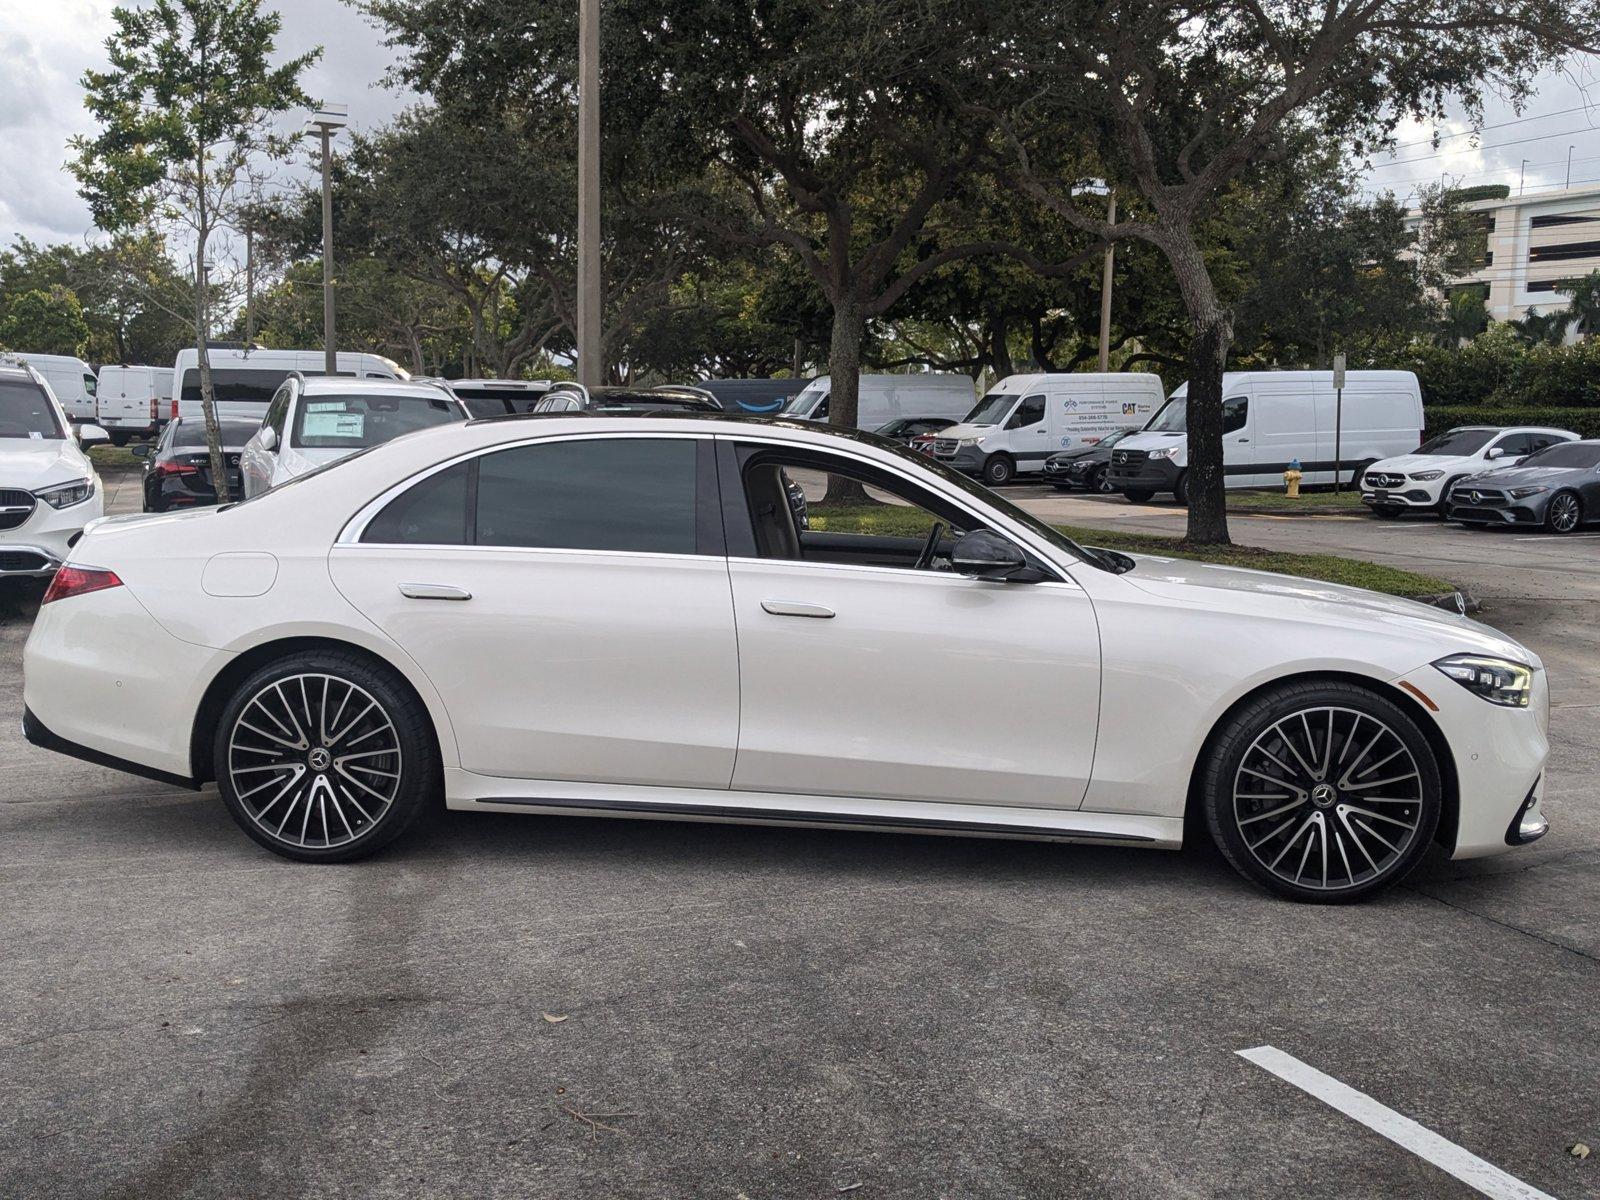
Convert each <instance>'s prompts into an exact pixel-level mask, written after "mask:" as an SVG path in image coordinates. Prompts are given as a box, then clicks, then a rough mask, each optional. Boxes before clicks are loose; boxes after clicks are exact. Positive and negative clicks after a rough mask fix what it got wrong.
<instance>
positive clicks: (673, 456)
mask: <svg viewBox="0 0 1600 1200" xmlns="http://www.w3.org/2000/svg"><path fill="white" fill-rule="evenodd" d="M697 455H698V449H697V446H696V443H695V442H694V441H693V440H691V439H688V438H599V439H592V440H591V439H582V440H578V441H570V442H544V443H537V444H534V445H530V446H516V447H513V448H511V449H509V450H497V451H495V452H493V453H491V454H484V455H481V456H479V457H477V458H474V459H472V460H470V461H468V462H465V463H460V464H458V465H456V466H453V467H450V468H449V469H447V470H445V471H441V472H438V473H437V474H434V475H431V476H429V477H428V478H427V479H424V480H423V481H422V482H420V483H418V484H416V485H415V486H413V487H411V488H409V489H408V490H406V491H405V492H403V493H401V494H400V495H399V496H397V497H396V498H395V499H393V500H391V501H390V502H389V503H388V504H387V505H385V506H384V508H383V509H382V510H381V511H380V512H379V513H378V515H377V516H376V517H374V518H373V519H372V521H371V523H370V524H368V526H367V528H366V532H365V533H363V534H362V537H361V540H362V541H363V542H381V543H387V544H401V545H407V544H409V545H473V544H476V545H479V546H508V547H509V546H516V547H528V548H534V549H548V550H631V551H636V552H640V553H646V554H693V553H695V538H696V528H695V524H696V522H695V516H696V494H695V489H696V480H697V474H696V459H697ZM474 496H475V497H476V503H475V504H474V503H473V497H474Z"/></svg>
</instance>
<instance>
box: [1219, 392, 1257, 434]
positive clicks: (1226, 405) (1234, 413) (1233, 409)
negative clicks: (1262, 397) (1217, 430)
mask: <svg viewBox="0 0 1600 1200" xmlns="http://www.w3.org/2000/svg"><path fill="white" fill-rule="evenodd" d="M1249 417H1250V401H1249V400H1247V399H1246V398H1245V397H1243V396H1229V397H1228V398H1227V399H1226V400H1224V401H1223V402H1222V432H1223V433H1234V432H1236V431H1238V430H1240V429H1243V428H1244V426H1245V422H1246V421H1247V420H1248V419H1249Z"/></svg>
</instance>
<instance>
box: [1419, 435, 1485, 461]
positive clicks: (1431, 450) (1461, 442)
mask: <svg viewBox="0 0 1600 1200" xmlns="http://www.w3.org/2000/svg"><path fill="white" fill-rule="evenodd" d="M1494 435H1495V431H1494V430H1493V429H1452V430H1451V431H1450V432H1449V433H1441V434H1440V435H1439V436H1438V437H1436V438H1429V439H1428V440H1427V441H1425V442H1423V443H1422V445H1420V446H1418V447H1417V453H1418V454H1445V455H1461V454H1476V453H1477V452H1478V451H1479V450H1482V449H1483V448H1484V447H1485V446H1487V445H1488V444H1489V439H1490V438H1492V437H1493V436H1494Z"/></svg>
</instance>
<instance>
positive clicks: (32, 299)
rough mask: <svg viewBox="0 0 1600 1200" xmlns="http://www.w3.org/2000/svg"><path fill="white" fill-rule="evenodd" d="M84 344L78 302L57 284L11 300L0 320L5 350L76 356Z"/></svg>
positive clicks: (86, 334) (86, 328) (0, 339)
mask: <svg viewBox="0 0 1600 1200" xmlns="http://www.w3.org/2000/svg"><path fill="white" fill-rule="evenodd" d="M88 341H89V323H88V322H87V321H85V320H84V319H83V309H82V307H81V306H80V305H79V304H78V298H77V297H76V296H74V295H73V294H72V293H71V292H70V291H68V290H67V289H66V288H64V287H62V286H61V285H60V284H56V285H54V286H53V287H51V288H49V289H48V290H44V289H41V288H34V289H33V290H32V291H28V292H23V293H22V294H21V295H20V296H16V297H14V298H12V299H11V300H10V301H9V302H8V303H7V304H6V307H5V315H4V316H3V317H0V346H3V347H5V348H6V349H8V350H23V351H32V352H33V353H34V354H71V355H79V354H82V353H83V349H84V346H85V345H86V344H87V343H88Z"/></svg>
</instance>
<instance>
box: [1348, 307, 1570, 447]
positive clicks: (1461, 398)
mask: <svg viewBox="0 0 1600 1200" xmlns="http://www.w3.org/2000/svg"><path fill="white" fill-rule="evenodd" d="M1360 365H1362V366H1367V367H1381V368H1390V369H1396V370H1406V371H1415V372H1416V374H1417V381H1418V382H1419V383H1420V384H1421V385H1422V400H1423V403H1425V404H1427V405H1429V406H1444V407H1448V408H1458V407H1474V408H1475V407H1478V406H1480V405H1487V406H1492V405H1506V406H1508V407H1512V408H1517V409H1522V408H1562V409H1567V408H1587V407H1589V406H1591V405H1592V406H1594V407H1597V408H1600V338H1590V339H1587V340H1585V341H1582V342H1578V343H1576V344H1574V345H1571V346H1527V345H1523V344H1521V343H1519V342H1518V341H1516V339H1515V338H1514V337H1513V336H1512V335H1511V333H1510V331H1509V330H1508V329H1507V328H1506V327H1505V326H1503V325H1495V326H1491V327H1490V329H1489V331H1488V332H1486V333H1484V334H1482V335H1480V336H1479V337H1477V338H1474V339H1473V340H1472V341H1471V342H1468V343H1467V344H1466V345H1465V346H1462V347H1460V348H1459V349H1456V348H1449V349H1446V348H1444V347H1441V346H1431V345H1426V344H1420V343H1419V344H1414V345H1411V346H1408V347H1406V348H1404V349H1402V350H1399V351H1390V352H1388V353H1382V352H1380V353H1378V354H1375V355H1372V356H1370V361H1364V362H1362V363H1361V364H1360ZM1514 419H1518V420H1520V418H1514ZM1503 423H1504V422H1503V421H1500V422H1497V424H1503Z"/></svg>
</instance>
